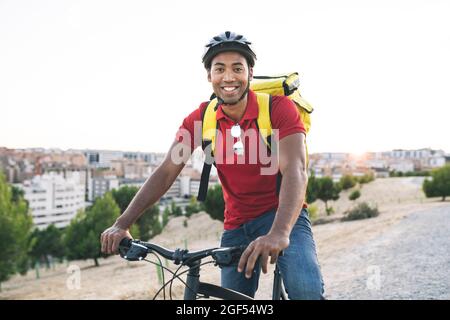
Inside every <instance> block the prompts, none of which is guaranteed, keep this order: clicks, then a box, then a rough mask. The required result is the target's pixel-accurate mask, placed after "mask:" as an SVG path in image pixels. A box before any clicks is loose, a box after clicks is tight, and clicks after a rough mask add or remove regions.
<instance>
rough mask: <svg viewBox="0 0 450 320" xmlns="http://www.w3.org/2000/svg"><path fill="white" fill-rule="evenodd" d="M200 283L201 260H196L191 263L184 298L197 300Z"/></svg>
mask: <svg viewBox="0 0 450 320" xmlns="http://www.w3.org/2000/svg"><path fill="white" fill-rule="evenodd" d="M199 284H200V261H194V262H193V263H192V265H189V272H188V274H187V278H186V285H187V286H186V289H185V290H184V300H196V299H197V292H198V287H199Z"/></svg>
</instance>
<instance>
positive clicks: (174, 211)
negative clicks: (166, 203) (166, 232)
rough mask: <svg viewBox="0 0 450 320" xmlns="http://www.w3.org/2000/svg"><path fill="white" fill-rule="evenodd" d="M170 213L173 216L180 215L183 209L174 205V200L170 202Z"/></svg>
mask: <svg viewBox="0 0 450 320" xmlns="http://www.w3.org/2000/svg"><path fill="white" fill-rule="evenodd" d="M170 214H171V215H173V216H175V217H181V216H182V215H183V211H181V208H180V207H178V206H177V205H176V203H175V201H172V202H171V203H170Z"/></svg>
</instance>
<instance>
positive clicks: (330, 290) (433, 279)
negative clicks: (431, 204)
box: [322, 206, 450, 299]
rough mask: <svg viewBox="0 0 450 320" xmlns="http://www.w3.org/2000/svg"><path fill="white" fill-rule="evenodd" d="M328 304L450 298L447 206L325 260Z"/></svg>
mask: <svg viewBox="0 0 450 320" xmlns="http://www.w3.org/2000/svg"><path fill="white" fill-rule="evenodd" d="M323 267H325V268H322V271H323V273H324V274H325V275H326V274H327V273H330V274H333V278H334V279H338V280H334V279H333V278H330V279H327V280H328V281H327V282H326V285H327V287H326V289H327V292H326V296H327V298H328V299H450V272H449V271H450V206H442V207H436V208H432V209H427V210H425V211H418V212H414V213H411V214H409V215H408V216H406V217H404V218H403V220H402V221H401V222H400V223H396V224H394V225H392V226H386V229H385V230H384V231H383V232H382V233H381V234H380V235H378V236H377V237H376V238H374V239H373V240H371V241H370V242H369V243H364V244H362V245H356V246H352V248H351V249H348V250H344V251H343V252H341V253H339V254H337V255H336V257H335V258H334V259H333V261H327V264H326V266H323Z"/></svg>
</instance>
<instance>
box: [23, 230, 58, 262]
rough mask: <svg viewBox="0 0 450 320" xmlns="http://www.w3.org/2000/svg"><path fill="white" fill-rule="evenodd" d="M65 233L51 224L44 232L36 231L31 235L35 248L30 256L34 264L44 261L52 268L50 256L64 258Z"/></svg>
mask: <svg viewBox="0 0 450 320" xmlns="http://www.w3.org/2000/svg"><path fill="white" fill-rule="evenodd" d="M62 237H63V231H62V230H61V229H58V228H57V227H55V225H53V224H51V225H49V226H48V227H47V228H46V229H44V230H39V229H35V230H34V231H33V233H32V234H31V238H32V242H33V248H32V250H31V252H30V255H31V257H32V259H33V260H34V262H36V261H40V260H43V261H44V262H45V264H46V265H47V268H49V267H50V261H49V260H48V257H49V256H52V257H55V258H63V257H64V253H65V250H64V244H63V242H62V241H63V239H62Z"/></svg>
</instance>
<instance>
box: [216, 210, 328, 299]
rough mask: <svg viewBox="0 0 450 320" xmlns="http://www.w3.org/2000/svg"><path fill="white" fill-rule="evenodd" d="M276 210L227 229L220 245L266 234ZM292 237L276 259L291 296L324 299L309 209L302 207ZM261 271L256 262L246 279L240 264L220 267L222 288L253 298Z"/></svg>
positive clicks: (244, 241)
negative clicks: (239, 269)
mask: <svg viewBox="0 0 450 320" xmlns="http://www.w3.org/2000/svg"><path fill="white" fill-rule="evenodd" d="M275 212H276V211H275V210H274V211H269V212H267V213H264V214H263V215H262V216H260V217H258V218H256V219H254V220H252V221H250V222H247V223H245V224H243V225H241V226H240V227H239V228H237V229H233V230H225V231H224V232H223V234H222V240H221V244H220V245H221V246H222V247H232V246H238V245H248V244H250V242H252V241H253V240H255V239H256V238H258V237H260V236H263V235H266V234H267V233H268V232H269V230H270V228H271V227H272V223H273V220H274V217H275ZM289 240H290V244H289V247H287V248H286V249H285V250H284V251H283V252H284V254H283V256H281V257H278V262H277V263H278V266H279V268H280V271H281V275H282V278H283V283H284V286H285V288H286V291H287V293H288V297H289V299H292V300H294V299H295V300H297V299H308V300H319V299H324V296H323V294H324V285H323V280H322V274H321V272H320V266H319V263H318V260H317V254H316V246H315V243H314V239H313V234H312V231H311V222H310V221H309V215H308V211H307V210H306V209H302V212H301V214H300V216H299V217H298V219H297V221H296V223H295V225H294V227H293V229H292V232H291V235H290V237H289ZM260 273H261V267H260V266H259V265H257V266H255V270H254V272H253V276H252V277H251V278H250V279H247V278H245V272H242V273H239V272H238V271H237V265H235V266H229V267H223V268H222V270H221V278H222V287H225V288H229V289H233V290H235V291H238V292H241V293H243V294H246V295H248V296H251V297H254V296H255V292H256V290H257V289H258V282H259V276H260Z"/></svg>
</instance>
